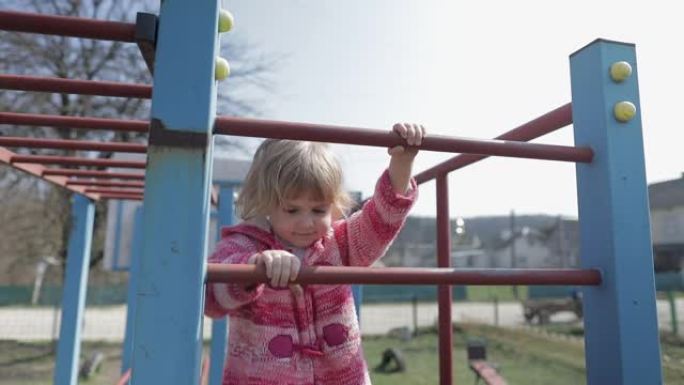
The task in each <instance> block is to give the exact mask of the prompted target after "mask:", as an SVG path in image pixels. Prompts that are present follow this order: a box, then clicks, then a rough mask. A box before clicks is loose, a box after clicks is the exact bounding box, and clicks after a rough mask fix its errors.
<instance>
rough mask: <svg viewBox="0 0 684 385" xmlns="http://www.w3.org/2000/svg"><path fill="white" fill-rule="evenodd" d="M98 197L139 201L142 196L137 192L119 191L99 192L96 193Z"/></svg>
mask: <svg viewBox="0 0 684 385" xmlns="http://www.w3.org/2000/svg"><path fill="white" fill-rule="evenodd" d="M98 195H99V197H100V199H117V200H124V201H126V200H127V201H141V200H143V199H144V198H143V196H142V195H139V194H120V193H106V194H105V193H101V194H98Z"/></svg>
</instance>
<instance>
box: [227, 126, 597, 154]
mask: <svg viewBox="0 0 684 385" xmlns="http://www.w3.org/2000/svg"><path fill="white" fill-rule="evenodd" d="M214 132H215V133H216V134H222V135H235V136H251V137H262V138H276V139H293V140H310V141H315V142H331V143H343V144H357V145H366V146H377V147H393V146H398V145H402V144H404V143H405V141H404V140H403V139H401V138H400V137H399V136H397V135H396V134H394V133H391V132H385V131H378V130H369V129H363V128H352V127H339V126H328V125H322V124H308V123H291V122H277V121H269V120H257V119H241V118H228V117H220V118H217V119H216V121H215V123H214ZM419 148H421V149H423V150H429V151H439V152H461V153H469V154H481V155H498V156H510V157H516V158H531V159H546V160H559V161H569V162H583V163H589V162H591V159H592V157H593V151H592V150H591V149H590V148H587V147H568V146H556V145H548V144H535V143H524V142H514V141H503V140H476V139H465V138H456V137H447V136H440V135H430V136H428V137H426V138H424V139H423V144H422V145H420V146H419Z"/></svg>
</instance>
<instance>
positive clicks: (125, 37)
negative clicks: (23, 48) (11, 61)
mask: <svg viewBox="0 0 684 385" xmlns="http://www.w3.org/2000/svg"><path fill="white" fill-rule="evenodd" d="M0 30H5V31H16V32H29V33H39V34H43V35H60V36H71V37H82V38H87V39H101V40H114V41H124V42H134V41H135V24H131V23H121V22H116V21H104V20H95V19H86V18H82V17H73V16H55V15H43V14H39V13H28V12H16V11H0Z"/></svg>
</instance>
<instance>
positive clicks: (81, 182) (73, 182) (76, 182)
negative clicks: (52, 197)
mask: <svg viewBox="0 0 684 385" xmlns="http://www.w3.org/2000/svg"><path fill="white" fill-rule="evenodd" d="M66 185H67V186H98V187H120V188H129V187H130V188H145V183H143V182H110V181H106V180H92V179H68V180H67V181H66Z"/></svg>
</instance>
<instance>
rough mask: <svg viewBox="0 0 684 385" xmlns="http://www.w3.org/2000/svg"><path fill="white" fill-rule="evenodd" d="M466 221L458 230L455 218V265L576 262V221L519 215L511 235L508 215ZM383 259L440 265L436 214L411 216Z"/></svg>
mask: <svg viewBox="0 0 684 385" xmlns="http://www.w3.org/2000/svg"><path fill="white" fill-rule="evenodd" d="M462 222H463V223H464V225H463V226H462V228H463V230H464V231H463V232H461V233H460V234H459V233H458V232H457V229H458V225H457V223H456V221H452V226H451V228H452V231H453V233H452V235H451V240H452V247H451V266H453V267H459V268H488V267H512V266H515V267H573V266H577V264H578V253H579V241H578V226H577V221H576V220H574V219H569V218H559V217H553V216H548V215H534V216H519V217H517V218H516V223H517V224H518V226H516V229H517V230H516V233H515V236H513V237H512V236H511V232H510V218H509V217H508V216H497V217H475V218H466V219H464V220H463V221H462ZM512 244H513V245H514V246H513V250H511V245H512ZM513 255H515V258H513V257H512V256H513ZM513 259H515V262H513ZM383 262H384V263H385V264H386V265H388V266H423V267H431V266H436V265H437V252H436V248H435V218H421V217H409V218H408V220H407V221H406V225H405V227H404V229H403V230H402V231H401V233H400V234H399V236H398V237H397V239H396V241H395V242H394V244H393V245H392V247H391V248H390V249H389V250H388V252H387V255H386V256H385V258H383Z"/></svg>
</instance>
